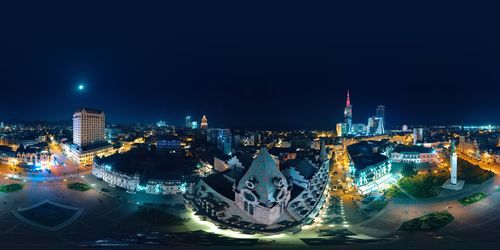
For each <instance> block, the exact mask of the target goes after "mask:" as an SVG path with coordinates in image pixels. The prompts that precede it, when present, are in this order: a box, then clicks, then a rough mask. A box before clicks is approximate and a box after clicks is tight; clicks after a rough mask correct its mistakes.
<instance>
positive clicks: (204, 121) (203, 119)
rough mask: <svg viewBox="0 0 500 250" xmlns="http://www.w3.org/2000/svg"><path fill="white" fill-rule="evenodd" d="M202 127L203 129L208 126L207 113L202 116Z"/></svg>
mask: <svg viewBox="0 0 500 250" xmlns="http://www.w3.org/2000/svg"><path fill="white" fill-rule="evenodd" d="M200 128H201V129H207V128H208V120H207V117H206V116H205V115H203V117H202V118H201V123H200Z"/></svg>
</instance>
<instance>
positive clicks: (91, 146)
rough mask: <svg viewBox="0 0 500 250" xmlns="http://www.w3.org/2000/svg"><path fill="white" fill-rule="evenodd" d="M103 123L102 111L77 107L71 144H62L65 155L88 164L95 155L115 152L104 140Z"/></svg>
mask: <svg viewBox="0 0 500 250" xmlns="http://www.w3.org/2000/svg"><path fill="white" fill-rule="evenodd" d="M105 125H106V123H105V116H104V112H103V111H101V110H95V109H89V108H80V109H78V110H77V111H76V112H75V113H74V114H73V144H63V149H64V153H65V154H66V156H67V157H68V158H69V159H70V160H72V161H74V162H76V163H78V164H81V165H90V164H92V162H93V160H94V158H95V157H96V156H97V157H103V156H109V155H112V154H114V153H116V150H114V149H113V147H112V146H111V145H110V144H108V143H107V142H106V140H105V130H104V128H105Z"/></svg>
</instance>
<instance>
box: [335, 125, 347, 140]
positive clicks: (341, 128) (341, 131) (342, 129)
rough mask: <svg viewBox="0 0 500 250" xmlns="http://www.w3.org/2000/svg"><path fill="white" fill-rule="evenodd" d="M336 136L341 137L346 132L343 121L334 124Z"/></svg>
mask: <svg viewBox="0 0 500 250" xmlns="http://www.w3.org/2000/svg"><path fill="white" fill-rule="evenodd" d="M336 130H337V137H342V136H344V135H345V134H346V133H345V132H346V124H345V123H337V125H336Z"/></svg>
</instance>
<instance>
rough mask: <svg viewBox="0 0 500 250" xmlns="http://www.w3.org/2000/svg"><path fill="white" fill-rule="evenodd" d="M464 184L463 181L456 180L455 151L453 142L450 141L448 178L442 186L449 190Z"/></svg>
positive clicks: (460, 187) (457, 188)
mask: <svg viewBox="0 0 500 250" xmlns="http://www.w3.org/2000/svg"><path fill="white" fill-rule="evenodd" d="M463 186H464V181H462V180H457V152H456V151H455V142H454V141H453V140H452V141H451V149H450V179H449V180H447V181H446V182H445V183H444V184H443V186H442V187H443V188H446V189H451V190H456V191H458V190H460V189H462V187H463Z"/></svg>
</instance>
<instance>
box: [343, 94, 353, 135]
mask: <svg viewBox="0 0 500 250" xmlns="http://www.w3.org/2000/svg"><path fill="white" fill-rule="evenodd" d="M344 123H345V124H346V130H347V133H348V134H350V133H351V130H352V106H351V99H350V97H349V90H348V91H347V100H346V103H345V108H344Z"/></svg>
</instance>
